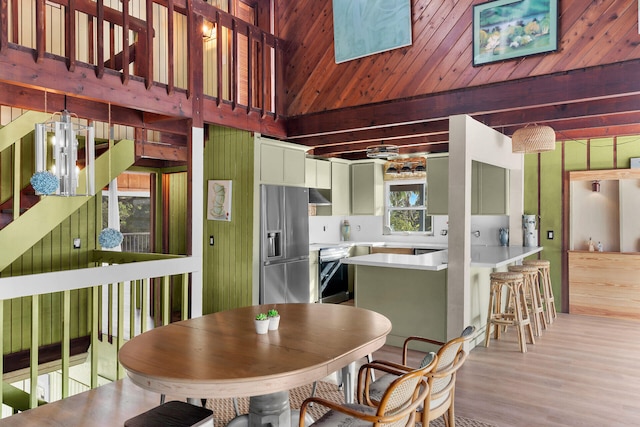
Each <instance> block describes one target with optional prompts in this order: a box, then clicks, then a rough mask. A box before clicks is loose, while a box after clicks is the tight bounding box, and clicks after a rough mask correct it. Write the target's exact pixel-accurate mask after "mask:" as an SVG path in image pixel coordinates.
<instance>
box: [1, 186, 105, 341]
mask: <svg viewBox="0 0 640 427" xmlns="http://www.w3.org/2000/svg"><path fill="white" fill-rule="evenodd" d="M100 212H101V197H100V196H99V195H98V196H96V197H93V198H92V199H91V200H90V201H89V202H88V203H86V204H85V205H83V206H82V207H81V208H80V209H78V210H77V211H76V212H75V213H74V214H73V215H71V216H70V217H69V218H67V219H66V220H64V221H63V222H62V223H61V224H60V225H59V226H58V227H57V228H55V229H54V230H52V231H51V232H50V233H49V234H48V235H47V236H45V237H44V238H43V239H42V240H40V241H39V242H38V243H37V244H36V245H34V246H33V247H32V248H31V249H29V250H28V251H27V252H26V253H25V254H23V255H22V256H21V257H20V258H19V259H18V260H17V261H15V262H13V263H12V264H11V265H10V266H9V267H7V268H6V269H5V270H4V271H3V272H2V274H1V275H2V276H3V277H9V276H20V275H26V274H33V273H46V272H52V271H61V270H69V269H74V268H84V267H87V266H88V262H89V255H88V252H89V251H91V250H93V249H95V248H96V241H97V235H98V233H99V232H100V230H99V229H98V225H97V223H96V218H101V217H100V216H99V215H100ZM100 229H101V228H100ZM75 237H80V239H81V241H82V247H81V249H73V239H74V238H75ZM88 298H89V293H88V290H86V289H81V290H77V291H71V306H72V307H74V308H73V309H72V310H71V323H70V332H71V338H77V337H81V336H85V335H87V334H88V333H89V331H90V327H89V313H88V309H89V308H88ZM39 310H40V320H41V322H40V328H39V332H40V337H39V342H40V344H41V345H46V344H51V343H55V342H60V339H61V325H62V317H61V316H62V311H61V310H62V295H61V294H60V293H56V294H47V295H43V296H41V297H40V304H39ZM3 331H4V341H3V348H4V352H5V353H11V352H16V351H20V350H25V349H28V348H30V339H31V338H30V334H31V298H15V299H12V300H7V301H4V321H3Z"/></svg>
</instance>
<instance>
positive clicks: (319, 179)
mask: <svg viewBox="0 0 640 427" xmlns="http://www.w3.org/2000/svg"><path fill="white" fill-rule="evenodd" d="M316 186H317V187H318V188H324V189H329V188H331V162H326V161H324V160H317V161H316Z"/></svg>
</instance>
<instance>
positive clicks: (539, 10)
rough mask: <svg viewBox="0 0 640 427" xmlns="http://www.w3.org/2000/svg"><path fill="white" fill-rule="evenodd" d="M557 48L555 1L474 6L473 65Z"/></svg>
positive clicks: (513, 0) (510, 1)
mask: <svg viewBox="0 0 640 427" xmlns="http://www.w3.org/2000/svg"><path fill="white" fill-rule="evenodd" d="M556 50H558V0H496V1H491V2H488V3H482V4H477V5H474V6H473V65H474V66H476V65H482V64H488V63H490V62H497V61H504V60H506V59H512V58H518V57H523V56H529V55H535V54H539V53H543V52H553V51H556Z"/></svg>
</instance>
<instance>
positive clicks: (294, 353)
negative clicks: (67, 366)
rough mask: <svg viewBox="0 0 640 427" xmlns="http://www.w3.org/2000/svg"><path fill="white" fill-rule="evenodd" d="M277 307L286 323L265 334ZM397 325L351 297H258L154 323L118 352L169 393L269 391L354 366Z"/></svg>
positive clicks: (140, 376)
mask: <svg viewBox="0 0 640 427" xmlns="http://www.w3.org/2000/svg"><path fill="white" fill-rule="evenodd" d="M271 308H275V309H277V310H278V312H279V314H280V325H279V328H278V330H275V331H269V332H268V333H267V334H263V335H260V334H257V333H256V331H255V327H254V318H255V316H256V315H257V314H258V313H261V312H264V313H266V312H267V311H268V310H269V309H271ZM390 331H391V322H390V321H389V319H387V318H386V317H385V316H383V315H381V314H379V313H376V312H374V311H371V310H366V309H362V308H357V307H353V306H349V305H338V304H276V305H273V304H269V305H262V306H260V305H257V306H248V307H242V308H237V309H233V310H228V311H222V312H217V313H213V314H208V315H205V316H202V317H198V318H194V319H189V320H184V321H181V322H176V323H171V324H169V325H166V326H162V327H159V328H156V329H152V330H150V331H147V332H145V333H143V334H140V335H138V336H136V337H134V338H132V339H131V340H130V341H128V342H127V343H125V344H124V346H123V347H122V348H121V349H120V352H119V355H118V358H119V360H120V363H121V364H122V366H123V367H124V369H125V370H126V372H127V375H128V376H129V377H130V379H131V380H132V381H133V382H134V383H135V384H137V385H138V386H140V387H142V388H144V389H147V390H151V391H155V392H158V393H161V394H166V395H170V396H175V397H183V398H228V397H242V396H261V395H270V394H274V393H277V392H288V390H290V389H292V388H294V387H299V386H302V385H305V384H309V383H312V382H313V381H317V380H320V379H322V378H324V377H326V376H328V375H329V374H331V373H333V372H335V371H338V370H340V369H343V368H345V367H346V366H349V365H350V364H352V362H355V361H356V360H358V359H360V358H362V357H365V356H367V355H369V354H371V353H373V352H374V351H375V350H377V349H379V348H380V347H382V346H383V345H384V343H385V341H386V336H387V335H388V334H389V332H390ZM351 366H353V365H351ZM352 378H353V375H352ZM345 386H348V384H347V383H346V382H345ZM349 388H351V391H350V392H351V393H352V392H353V383H352V382H351V387H349ZM287 396H288V394H287Z"/></svg>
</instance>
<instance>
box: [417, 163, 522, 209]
mask: <svg viewBox="0 0 640 427" xmlns="http://www.w3.org/2000/svg"><path fill="white" fill-rule="evenodd" d="M508 178H509V171H508V170H507V169H504V168H501V167H498V166H493V165H490V164H487V163H480V162H476V161H472V162H471V214H472V215H506V214H507V213H508V206H509V185H508V182H509V179H508ZM448 207H449V157H447V156H444V157H430V158H428V159H427V212H428V213H429V215H447V214H448Z"/></svg>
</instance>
